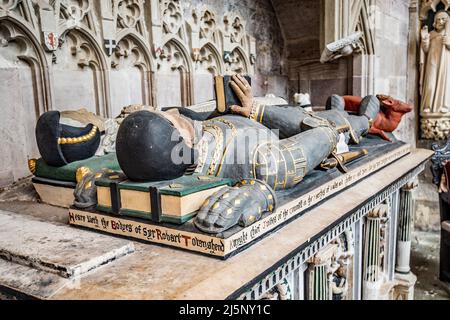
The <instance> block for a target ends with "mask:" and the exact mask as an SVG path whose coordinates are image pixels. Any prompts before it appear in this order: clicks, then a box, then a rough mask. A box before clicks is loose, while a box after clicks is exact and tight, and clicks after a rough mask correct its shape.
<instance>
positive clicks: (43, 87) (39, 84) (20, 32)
mask: <svg viewBox="0 0 450 320" xmlns="http://www.w3.org/2000/svg"><path fill="white" fill-rule="evenodd" d="M8 26H9V27H8ZM1 27H6V28H7V29H9V32H10V37H11V39H12V40H13V41H21V42H22V43H23V44H24V46H25V47H26V51H24V52H21V54H20V55H19V56H18V58H19V59H20V60H22V61H24V62H26V63H27V64H28V65H29V66H30V67H31V69H32V70H33V74H34V75H33V80H34V82H35V88H36V89H35V90H34V94H35V96H36V102H37V104H36V115H37V116H39V115H40V114H41V113H43V112H45V111H48V110H50V109H51V108H52V99H51V90H50V87H49V86H48V85H47V84H48V80H49V73H48V64H47V60H46V58H45V53H44V51H43V49H42V46H41V45H40V41H39V40H38V39H37V38H36V36H35V33H34V32H33V31H32V30H30V29H29V27H28V26H27V25H26V24H24V23H23V22H22V21H20V20H17V19H15V18H13V17H0V28H1ZM7 41H8V42H9V41H10V40H7ZM2 46H7V44H5V45H3V44H2ZM30 48H32V50H34V54H33V52H30V51H29V49H30Z"/></svg>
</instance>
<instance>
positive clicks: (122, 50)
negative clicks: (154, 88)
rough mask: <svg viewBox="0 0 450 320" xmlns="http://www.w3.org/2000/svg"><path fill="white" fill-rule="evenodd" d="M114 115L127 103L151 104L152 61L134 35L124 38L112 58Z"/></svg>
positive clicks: (112, 106)
mask: <svg viewBox="0 0 450 320" xmlns="http://www.w3.org/2000/svg"><path fill="white" fill-rule="evenodd" d="M111 67H112V71H111V98H112V105H111V108H112V115H113V116H116V115H119V114H120V112H121V110H122V108H123V107H124V106H127V105H135V104H142V105H150V104H151V80H150V79H151V63H150V58H149V56H148V55H147V53H146V52H145V49H143V48H142V46H141V45H139V44H138V42H137V41H136V40H134V39H133V38H132V37H126V38H124V39H122V40H121V41H120V42H119V43H118V44H117V47H116V49H115V52H114V54H113V56H112V58H111Z"/></svg>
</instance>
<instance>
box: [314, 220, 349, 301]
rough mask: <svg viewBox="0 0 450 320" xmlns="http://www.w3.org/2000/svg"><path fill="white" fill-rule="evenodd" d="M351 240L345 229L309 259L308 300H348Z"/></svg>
mask: <svg viewBox="0 0 450 320" xmlns="http://www.w3.org/2000/svg"><path fill="white" fill-rule="evenodd" d="M353 256H354V241H353V233H352V230H350V229H349V230H347V231H346V232H345V233H343V234H341V235H340V236H339V237H338V238H337V239H336V240H334V241H332V242H331V243H330V244H329V245H328V246H327V247H326V248H324V249H323V250H321V251H320V252H319V253H318V254H316V255H315V256H314V257H313V258H312V259H310V261H309V268H308V271H307V279H308V282H307V296H308V298H309V300H351V299H352V295H351V293H352V290H351V289H352V287H353Z"/></svg>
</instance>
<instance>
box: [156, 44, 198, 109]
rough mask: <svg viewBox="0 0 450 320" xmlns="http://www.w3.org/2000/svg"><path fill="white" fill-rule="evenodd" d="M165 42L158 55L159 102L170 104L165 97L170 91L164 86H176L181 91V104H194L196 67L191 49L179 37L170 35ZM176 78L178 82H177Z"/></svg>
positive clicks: (164, 104) (183, 105) (184, 105)
mask: <svg viewBox="0 0 450 320" xmlns="http://www.w3.org/2000/svg"><path fill="white" fill-rule="evenodd" d="M164 43H165V44H164V45H163V47H162V50H161V52H160V54H159V56H158V66H157V69H158V70H157V73H158V80H157V82H158V89H157V92H158V99H157V100H158V104H162V105H163V106H169V105H166V104H167V103H169V104H170V102H169V101H170V100H167V99H164V96H166V97H167V95H168V94H169V92H165V90H164V89H163V88H166V89H169V88H172V89H175V88H176V89H178V90H179V92H180V99H179V101H178V102H179V103H180V105H179V106H182V107H186V106H190V105H193V101H194V97H193V79H192V75H193V69H194V68H193V64H192V58H191V55H190V54H189V50H188V49H187V48H186V46H185V45H184V44H183V42H182V41H181V40H180V39H179V38H178V37H170V38H169V39H168V40H166V41H164ZM176 78H178V81H177V80H175V79H176ZM174 80H175V81H177V82H178V83H175V82H174ZM165 81H167V83H166V84H164V83H161V82H165ZM167 85H169V86H167ZM166 91H167V90H166ZM172 94H173V90H172ZM172 104H173V103H172ZM175 106H176V104H175Z"/></svg>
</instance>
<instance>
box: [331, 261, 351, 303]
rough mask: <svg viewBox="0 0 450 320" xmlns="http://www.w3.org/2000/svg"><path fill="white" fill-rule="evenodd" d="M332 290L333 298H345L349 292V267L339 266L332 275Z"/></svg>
mask: <svg viewBox="0 0 450 320" xmlns="http://www.w3.org/2000/svg"><path fill="white" fill-rule="evenodd" d="M331 291H332V294H333V300H345V299H347V294H348V281H347V269H346V267H345V266H344V265H341V266H339V268H338V269H337V270H336V272H334V273H333V275H332V277H331Z"/></svg>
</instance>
